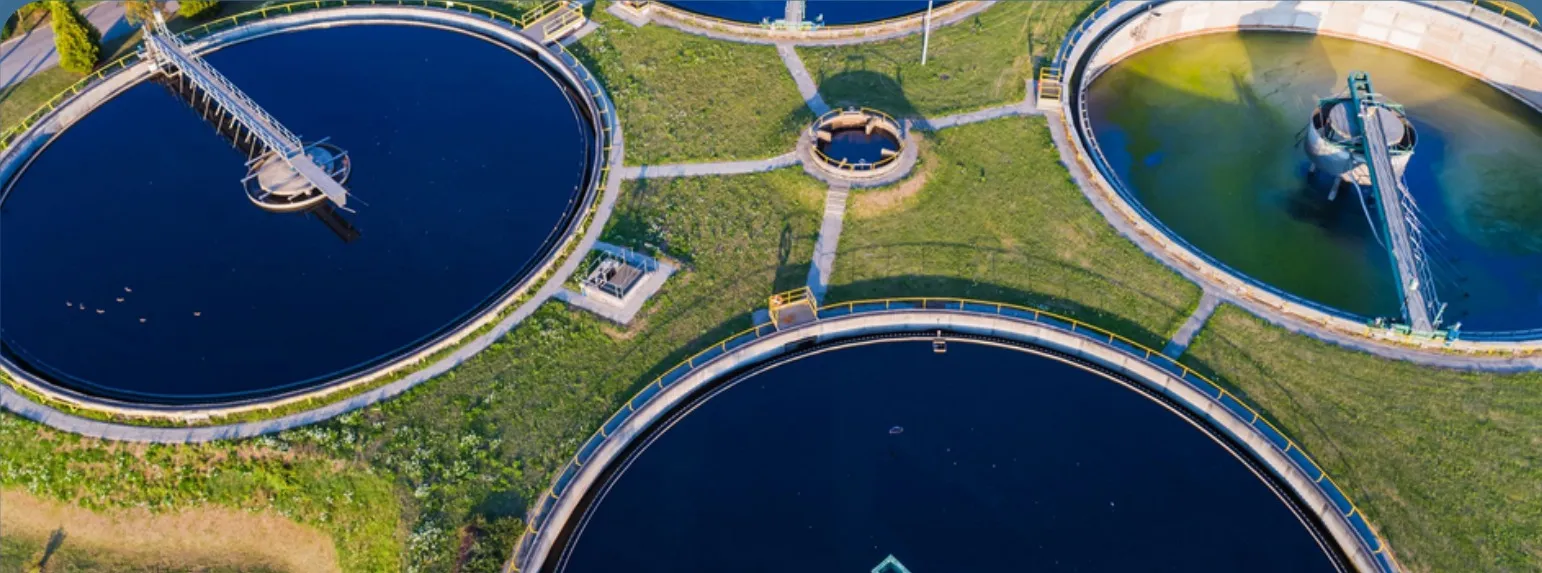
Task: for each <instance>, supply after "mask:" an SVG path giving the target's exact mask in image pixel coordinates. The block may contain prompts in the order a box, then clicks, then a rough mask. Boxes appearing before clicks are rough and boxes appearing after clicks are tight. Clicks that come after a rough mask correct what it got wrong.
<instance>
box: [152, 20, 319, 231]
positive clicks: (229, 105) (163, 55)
mask: <svg viewBox="0 0 1542 573" xmlns="http://www.w3.org/2000/svg"><path fill="white" fill-rule="evenodd" d="M144 52H145V55H146V57H147V59H149V60H150V61H151V65H152V66H153V67H154V69H155V70H156V71H158V72H160V73H162V74H164V75H166V76H167V77H169V78H173V77H174V78H175V79H176V80H178V81H183V82H186V83H187V84H189V85H191V86H192V87H194V88H196V90H197V92H198V93H199V94H201V95H202V97H203V103H204V104H205V105H207V106H211V107H213V108H215V109H216V110H217V111H216V112H214V114H215V115H216V116H217V117H218V118H219V119H218V120H217V125H218V126H220V127H223V123H224V122H225V121H227V120H228V121H229V122H230V123H231V124H232V125H233V126H239V127H240V128H241V129H242V130H243V131H244V132H245V134H246V135H245V137H244V139H245V140H246V141H247V142H248V143H250V144H252V145H253V146H254V147H258V148H260V149H261V152H260V153H257V154H256V157H255V158H254V159H252V161H251V162H250V163H249V165H250V166H251V168H252V171H251V174H249V175H248V176H247V178H246V180H245V181H243V184H245V185H247V187H248V194H249V195H250V196H251V198H252V201H253V202H254V203H256V204H257V205H258V206H260V207H263V208H264V209H269V210H273V211H294V210H299V209H304V208H309V207H312V206H315V205H316V204H318V203H320V202H321V201H322V200H323V199H325V200H330V201H331V202H332V203H333V204H334V205H336V206H337V207H339V208H343V209H346V208H347V205H348V190H347V189H345V188H343V185H342V183H341V182H340V180H341V179H344V178H346V176H347V173H348V161H347V157H346V153H344V152H342V151H341V150H340V149H337V148H336V147H334V146H329V145H324V144H312V145H305V144H304V143H303V142H301V140H300V138H299V136H296V135H295V134H294V133H293V132H291V131H289V129H288V128H286V127H284V124H282V123H279V121H278V119H276V118H274V117H273V116H272V115H269V114H268V112H267V111H266V110H264V109H262V106H260V105H257V102H255V101H252V98H250V97H248V96H247V95H246V94H245V93H244V92H242V91H241V89H240V88H237V87H236V86H235V84H233V83H231V82H230V80H229V79H226V78H225V76H224V75H222V74H220V73H219V72H218V71H217V70H215V69H214V67H213V66H210V65H209V64H208V62H205V61H204V60H203V59H202V58H200V57H198V56H197V55H196V54H194V53H192V52H191V51H190V50H188V49H187V47H186V46H184V45H183V44H182V41H181V40H179V39H177V36H176V35H175V34H172V33H171V31H170V30H168V29H167V28H166V21H165V19H164V18H162V17H161V15H160V14H159V13H157V14H156V15H155V19H154V22H153V23H152V25H151V26H149V30H148V32H147V33H146V34H145V40H144ZM238 139H240V138H238ZM323 164H324V165H325V166H323ZM254 179H255V180H256V181H255V185H253V184H252V183H253V180H254Z"/></svg>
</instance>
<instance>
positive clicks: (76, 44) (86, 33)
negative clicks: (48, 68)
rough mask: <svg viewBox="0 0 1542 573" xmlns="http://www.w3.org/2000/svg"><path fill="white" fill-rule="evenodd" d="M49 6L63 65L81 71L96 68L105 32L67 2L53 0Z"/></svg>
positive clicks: (100, 55) (73, 70)
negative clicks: (99, 29)
mask: <svg viewBox="0 0 1542 573" xmlns="http://www.w3.org/2000/svg"><path fill="white" fill-rule="evenodd" d="M48 10H49V13H50V15H51V16H52V17H53V21H54V24H53V27H54V47H55V48H57V49H58V50H59V67H61V68H64V69H66V70H69V71H72V72H75V73H78V74H84V73H89V72H90V71H91V70H93V69H96V61H97V60H98V59H99V58H101V57H102V46H101V38H102V37H101V33H100V32H97V30H96V28H95V27H93V26H92V25H91V23H90V22H87V21H86V20H85V18H81V17H80V14H79V13H76V12H75V8H74V7H73V6H70V5H69V3H67V2H63V1H62V0H51V1H50V2H49V3H48Z"/></svg>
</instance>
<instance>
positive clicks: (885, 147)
mask: <svg viewBox="0 0 1542 573" xmlns="http://www.w3.org/2000/svg"><path fill="white" fill-rule="evenodd" d="M819 150H820V151H822V152H824V154H825V156H826V157H829V158H830V159H833V160H836V161H841V160H845V161H846V162H847V163H869V164H872V163H877V162H878V160H880V159H883V158H884V151H899V142H898V141H896V140H895V139H894V137H893V136H891V135H889V134H888V133H887V132H885V131H883V130H873V133H867V132H866V130H864V129H862V128H857V129H843V130H839V131H835V132H832V133H831V134H830V141H829V142H828V143H820V144H819Z"/></svg>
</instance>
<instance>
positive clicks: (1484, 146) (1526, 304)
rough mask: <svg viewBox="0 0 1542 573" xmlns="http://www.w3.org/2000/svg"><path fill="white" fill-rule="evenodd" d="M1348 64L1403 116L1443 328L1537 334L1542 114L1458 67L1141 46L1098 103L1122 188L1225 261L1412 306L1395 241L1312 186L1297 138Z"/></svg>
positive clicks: (1255, 273) (1354, 299)
mask: <svg viewBox="0 0 1542 573" xmlns="http://www.w3.org/2000/svg"><path fill="white" fill-rule="evenodd" d="M1351 70H1361V71H1366V72H1368V73H1369V74H1370V76H1371V80H1372V81H1373V82H1374V85H1375V88H1376V90H1377V91H1378V92H1380V93H1382V94H1384V95H1385V96H1386V97H1387V98H1389V99H1390V100H1392V101H1395V102H1398V103H1400V104H1403V105H1404V106H1406V109H1407V113H1408V118H1409V119H1410V120H1411V121H1412V123H1413V124H1414V126H1415V127H1416V128H1417V130H1418V136H1419V139H1418V143H1417V146H1416V147H1415V149H1414V155H1413V158H1412V160H1411V162H1410V163H1409V166H1408V170H1407V172H1406V174H1405V178H1406V180H1407V182H1408V186H1409V189H1410V190H1411V192H1412V194H1413V197H1414V199H1415V201H1416V202H1417V204H1418V207H1419V210H1420V212H1421V213H1422V215H1423V221H1424V226H1425V228H1426V229H1427V231H1426V236H1427V237H1428V239H1427V241H1426V242H1427V245H1428V248H1429V251H1430V253H1431V254H1430V260H1432V261H1434V263H1433V264H1432V266H1433V269H1434V276H1435V278H1436V282H1437V284H1436V287H1437V291H1438V293H1439V296H1440V298H1441V300H1443V301H1444V302H1446V303H1448V304H1449V308H1448V309H1447V311H1446V315H1445V317H1444V318H1445V319H1446V324H1447V325H1448V326H1449V325H1450V324H1452V323H1456V322H1460V323H1462V328H1463V330H1465V331H1511V330H1525V329H1534V328H1542V114H1538V113H1537V112H1536V111H1534V110H1532V109H1530V108H1528V107H1526V106H1525V105H1524V104H1522V103H1521V102H1520V101H1518V100H1516V99H1514V98H1512V97H1510V96H1508V95H1506V94H1504V93H1503V92H1500V91H1499V90H1497V89H1495V88H1493V87H1491V86H1489V85H1487V84H1485V83H1483V82H1481V81H1479V80H1476V79H1474V78H1471V77H1469V76H1466V75H1464V74H1462V73H1460V72H1457V71H1454V70H1451V69H1449V68H1446V67H1444V66H1441V65H1439V64H1436V63H1433V62H1429V61H1426V60H1423V59H1420V58H1418V57H1415V56H1412V55H1408V54H1404V53H1402V52H1398V51H1395V50H1391V49H1388V48H1383V47H1379V46H1373V45H1369V44H1362V43H1357V42H1352V41H1348V40H1341V39H1336V38H1327V37H1314V36H1309V35H1304V34H1290V33H1268V32H1247V33H1219V34H1208V35H1204V36H1199V37H1194V38H1186V39H1181V40H1177V41H1174V42H1170V43H1166V44H1162V45H1159V46H1155V47H1153V48H1151V49H1148V50H1144V51H1141V52H1140V53H1137V54H1134V55H1133V56H1131V57H1129V58H1127V59H1125V60H1123V61H1121V62H1119V63H1118V64H1117V65H1116V66H1114V67H1113V68H1111V69H1110V70H1109V71H1108V72H1106V73H1104V74H1102V75H1101V76H1099V77H1098V78H1097V79H1096V80H1095V81H1094V83H1093V85H1092V86H1091V88H1090V89H1089V94H1088V107H1089V109H1090V112H1091V117H1092V128H1093V130H1094V132H1095V134H1096V136H1097V138H1098V141H1099V142H1100V147H1101V148H1102V149H1103V152H1104V153H1105V155H1106V156H1107V157H1108V159H1109V162H1110V163H1111V165H1112V167H1113V169H1114V171H1115V172H1116V173H1117V174H1118V176H1119V178H1120V179H1122V180H1123V181H1124V183H1125V184H1126V185H1128V186H1129V187H1130V189H1131V190H1132V192H1133V193H1134V195H1135V196H1136V197H1137V198H1138V199H1139V200H1140V201H1141V203H1142V204H1143V205H1145V207H1146V208H1147V209H1149V210H1150V211H1151V212H1152V214H1154V215H1155V216H1156V218H1157V219H1159V220H1161V221H1162V223H1164V224H1166V225H1167V226H1168V227H1170V228H1171V229H1172V230H1173V231H1174V232H1176V233H1177V234H1178V235H1179V236H1181V237H1182V238H1183V239H1185V240H1186V241H1188V242H1190V243H1191V244H1193V245H1194V246H1195V247H1197V248H1198V249H1199V250H1202V251H1204V252H1206V253H1208V254H1210V255H1211V256H1213V257H1215V258H1216V259H1217V260H1219V261H1221V262H1222V263H1224V264H1226V265H1228V266H1230V267H1232V268H1234V269H1236V270H1238V271H1240V272H1242V273H1244V274H1247V275H1249V276H1251V277H1254V278H1256V279H1258V280H1261V281H1263V282H1265V283H1268V284H1270V285H1273V286H1275V287H1278V288H1280V289H1282V290H1284V291H1286V292H1289V293H1292V294H1295V295H1298V296H1301V297H1303V298H1306V299H1308V300H1312V301H1316V302H1319V303H1322V304H1325V305H1328V306H1331V307H1334V308H1337V309H1341V310H1345V311H1349V312H1351V313H1355V314H1358V315H1361V316H1366V317H1386V316H1397V315H1399V314H1400V302H1399V297H1400V295H1399V290H1398V287H1397V284H1396V280H1395V279H1394V278H1393V272H1392V268H1393V267H1392V263H1391V260H1390V258H1389V257H1388V255H1387V251H1386V249H1385V248H1383V247H1382V246H1381V244H1380V243H1379V242H1378V239H1377V238H1376V236H1375V235H1373V234H1372V232H1371V226H1370V225H1369V224H1368V223H1367V220H1366V214H1365V211H1364V210H1363V209H1362V208H1361V206H1360V205H1359V204H1358V203H1357V202H1355V201H1354V200H1352V199H1350V195H1352V194H1350V193H1343V194H1340V196H1339V197H1338V199H1337V200H1336V201H1331V202H1330V201H1328V199H1327V191H1326V190H1324V189H1319V188H1313V187H1312V186H1311V185H1309V184H1308V180H1307V177H1306V171H1307V166H1308V161H1307V159H1306V156H1305V155H1304V154H1303V152H1302V151H1301V149H1300V147H1299V146H1298V145H1297V143H1296V142H1297V141H1298V138H1299V136H1300V134H1301V130H1302V128H1303V127H1305V126H1306V124H1307V122H1308V121H1309V119H1308V118H1309V117H1310V113H1311V110H1312V109H1313V108H1314V106H1315V105H1316V104H1317V98H1318V97H1327V96H1330V95H1332V94H1334V93H1338V92H1342V91H1343V90H1344V89H1345V77H1346V76H1347V75H1348V73H1349V72H1350V71H1351Z"/></svg>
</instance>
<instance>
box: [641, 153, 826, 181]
mask: <svg viewBox="0 0 1542 573" xmlns="http://www.w3.org/2000/svg"><path fill="white" fill-rule="evenodd" d="M797 164H798V154H797V153H783V154H781V155H778V156H776V157H772V158H770V159H754V160H750V161H725V162H721V163H674V164H668V165H643V166H641V167H622V168H621V169H620V170H619V171H616V173H618V174H620V175H621V178H622V179H661V178H668V177H702V176H708V175H744V174H747V173H761V172H765V171H774V170H777V169H781V168H783V167H792V166H794V165H797Z"/></svg>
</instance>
